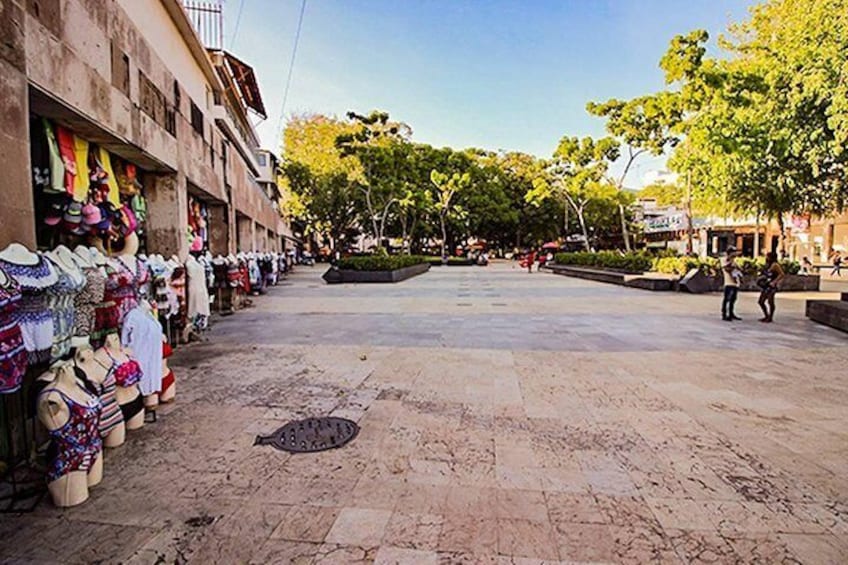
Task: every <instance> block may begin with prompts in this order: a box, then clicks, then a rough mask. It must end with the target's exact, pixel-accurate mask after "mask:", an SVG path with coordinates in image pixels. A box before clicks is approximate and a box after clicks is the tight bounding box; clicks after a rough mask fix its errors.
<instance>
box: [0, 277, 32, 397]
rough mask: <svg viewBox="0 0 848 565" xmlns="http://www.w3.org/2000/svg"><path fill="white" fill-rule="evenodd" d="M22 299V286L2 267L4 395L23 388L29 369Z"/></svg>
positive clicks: (0, 384)
mask: <svg viewBox="0 0 848 565" xmlns="http://www.w3.org/2000/svg"><path fill="white" fill-rule="evenodd" d="M20 299H21V287H20V285H19V284H18V283H17V281H15V279H13V278H12V277H10V276H9V275H7V274H6V271H4V270H3V269H2V268H1V267H0V394H9V393H12V392H16V391H17V390H18V389H20V388H21V382H22V381H23V378H24V374H25V373H26V369H27V352H26V348H25V347H24V338H23V335H21V327H20V323H19V321H18V312H17V309H18V302H19V301H20Z"/></svg>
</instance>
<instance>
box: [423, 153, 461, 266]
mask: <svg viewBox="0 0 848 565" xmlns="http://www.w3.org/2000/svg"><path fill="white" fill-rule="evenodd" d="M430 181H431V182H432V183H433V186H435V187H436V191H437V193H436V194H437V199H436V211H437V212H438V214H439V224H440V226H441V228H442V258H443V259H444V258H445V257H447V249H446V243H447V237H448V236H447V228H446V226H447V220H448V217H450V216H454V217H461V216H462V215H463V214H464V211H463V209H462V208H461V207H460V206H457V205H456V203H455V202H454V197H455V196H456V194H457V193H458V192H460V191H461V190H464V189H466V188H467V187H468V185H469V184H471V175H470V174H469V173H463V174H460V173H453V174H452V175H447V174H445V173H440V172H439V171H437V170H436V169H433V170H432V171H431V172H430Z"/></svg>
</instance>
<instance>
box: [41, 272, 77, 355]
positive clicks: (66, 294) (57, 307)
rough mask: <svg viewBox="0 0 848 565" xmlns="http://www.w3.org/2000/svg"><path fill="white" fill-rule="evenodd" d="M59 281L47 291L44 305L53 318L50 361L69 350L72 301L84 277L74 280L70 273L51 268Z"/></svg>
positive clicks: (72, 319)
mask: <svg viewBox="0 0 848 565" xmlns="http://www.w3.org/2000/svg"><path fill="white" fill-rule="evenodd" d="M53 268H54V269H56V273H57V274H58V276H59V280H58V281H57V282H56V284H54V285H53V286H51V287H49V288H48V289H47V292H46V293H45V303H46V305H47V308H48V309H49V311H50V314H51V316H52V318H53V347H52V348H51V351H50V357H51V358H52V359H59V358H60V357H64V356H65V355H67V354H68V352H69V351H70V350H71V336H72V335H73V333H74V318H75V313H74V299H75V297H76V295H77V294H78V293H79V291H80V290H82V288H83V286H85V277H80V278H75V277H74V276H73V275H72V274H71V273H67V272H65V271H64V270H62V269H61V268H60V267H59V266H58V265H54V266H53Z"/></svg>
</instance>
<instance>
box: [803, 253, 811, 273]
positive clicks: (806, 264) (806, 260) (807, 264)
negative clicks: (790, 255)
mask: <svg viewBox="0 0 848 565" xmlns="http://www.w3.org/2000/svg"><path fill="white" fill-rule="evenodd" d="M801 274H802V275H812V274H813V263H812V261H810V258H809V257H802V258H801Z"/></svg>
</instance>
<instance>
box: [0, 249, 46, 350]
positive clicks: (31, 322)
mask: <svg viewBox="0 0 848 565" xmlns="http://www.w3.org/2000/svg"><path fill="white" fill-rule="evenodd" d="M0 268H2V269H3V270H4V271H5V272H6V274H8V275H9V276H10V277H11V278H13V279H15V281H17V283H18V284H19V285H20V289H21V298H20V300H19V301H18V303H17V306H18V308H17V315H18V323H19V324H20V329H21V334H22V336H23V339H24V346H25V347H26V350H27V361H28V363H29V364H30V365H36V364H38V363H46V362H48V361H50V350H51V349H52V348H53V316H52V315H51V313H50V310H49V308H48V305H47V299H48V298H47V294H46V291H47V289H48V288H50V287H51V286H53V285H54V284H56V283H57V282H58V281H59V275H58V274H57V273H56V269H55V268H54V267H53V265H52V264H51V263H50V261H48V260H47V259H45V258H44V257H42V256H39V258H38V262H37V263H36V264H35V265H18V264H17V263H9V262H8V261H4V260H2V259H0Z"/></svg>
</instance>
